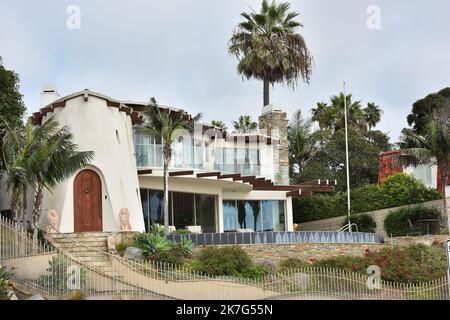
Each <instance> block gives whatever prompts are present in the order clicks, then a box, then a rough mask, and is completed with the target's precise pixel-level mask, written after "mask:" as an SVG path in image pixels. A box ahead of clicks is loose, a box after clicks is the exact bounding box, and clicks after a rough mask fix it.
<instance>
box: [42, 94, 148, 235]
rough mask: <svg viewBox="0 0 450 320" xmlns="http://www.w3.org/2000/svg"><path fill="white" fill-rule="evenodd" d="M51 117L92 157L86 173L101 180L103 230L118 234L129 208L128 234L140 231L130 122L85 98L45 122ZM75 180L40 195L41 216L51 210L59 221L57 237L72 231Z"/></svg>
mask: <svg viewBox="0 0 450 320" xmlns="http://www.w3.org/2000/svg"><path fill="white" fill-rule="evenodd" d="M52 115H55V116H56V119H57V120H58V121H59V123H60V125H61V126H63V125H67V126H68V127H69V129H70V131H71V132H72V134H73V137H74V138H73V141H74V142H75V143H76V144H77V145H78V146H79V150H81V151H94V152H95V156H94V160H93V161H92V162H91V166H88V167H87V168H89V169H93V170H94V171H96V172H97V173H98V174H99V176H100V178H101V180H102V209H103V217H102V218H103V231H118V230H120V223H119V210H120V209H121V208H128V209H129V212H130V222H131V225H132V228H133V231H143V230H144V220H143V215H142V207H141V203H140V198H139V181H138V177H137V168H136V162H135V156H134V144H133V133H132V124H131V119H130V118H129V117H127V115H126V114H125V113H124V112H120V111H119V110H118V109H117V108H111V107H108V106H107V105H106V101H105V100H103V99H100V98H97V97H94V96H89V99H88V101H85V100H84V99H83V97H77V98H73V99H70V100H68V101H67V102H66V106H65V107H64V108H57V109H55V111H54V112H52V113H50V114H48V115H47V116H46V118H44V121H45V119H47V118H48V117H49V116H52ZM74 177H75V175H74V176H72V177H71V178H70V179H68V180H66V181H65V182H63V183H61V184H60V185H59V186H58V187H57V188H56V189H55V190H54V191H53V192H52V193H50V192H45V194H44V199H43V203H42V213H43V216H45V214H46V213H47V212H48V211H49V210H51V209H55V210H56V211H57V212H58V214H59V216H60V219H59V228H60V231H61V232H73V230H74V217H73V212H74V206H73V180H74ZM41 223H42V221H41Z"/></svg>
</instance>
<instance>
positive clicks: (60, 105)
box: [52, 100, 66, 109]
mask: <svg viewBox="0 0 450 320" xmlns="http://www.w3.org/2000/svg"><path fill="white" fill-rule="evenodd" d="M52 106H53V109H56V108H64V107H65V106H66V100H63V101H59V102H54V103H53V104H52Z"/></svg>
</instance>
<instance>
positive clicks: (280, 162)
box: [259, 106, 289, 184]
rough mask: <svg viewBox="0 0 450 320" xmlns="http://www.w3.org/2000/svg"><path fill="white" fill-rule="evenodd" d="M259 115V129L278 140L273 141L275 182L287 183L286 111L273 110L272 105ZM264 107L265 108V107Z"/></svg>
mask: <svg viewBox="0 0 450 320" xmlns="http://www.w3.org/2000/svg"><path fill="white" fill-rule="evenodd" d="M266 107H268V109H267V110H268V111H267V112H264V111H263V114H262V115H261V116H260V117H259V129H261V130H265V131H266V134H267V135H268V136H271V137H273V138H274V139H276V140H278V141H277V142H276V144H275V143H274V165H275V183H276V184H289V150H288V141H287V133H288V129H287V128H288V120H287V119H286V112H283V111H281V110H274V109H273V107H272V106H266ZM266 107H265V108H266Z"/></svg>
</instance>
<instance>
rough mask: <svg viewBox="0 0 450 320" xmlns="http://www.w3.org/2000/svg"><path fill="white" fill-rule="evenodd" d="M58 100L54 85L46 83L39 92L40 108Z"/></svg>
mask: <svg viewBox="0 0 450 320" xmlns="http://www.w3.org/2000/svg"><path fill="white" fill-rule="evenodd" d="M59 98H60V96H59V93H58V90H57V89H56V86H55V85H54V84H50V83H47V84H45V85H44V88H43V89H42V92H41V108H43V107H45V106H48V105H49V104H50V103H53V102H55V101H56V100H58V99H59Z"/></svg>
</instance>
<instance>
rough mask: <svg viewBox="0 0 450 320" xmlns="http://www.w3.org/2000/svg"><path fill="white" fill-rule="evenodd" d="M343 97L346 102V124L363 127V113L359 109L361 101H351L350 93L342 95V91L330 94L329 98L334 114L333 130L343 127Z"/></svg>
mask: <svg viewBox="0 0 450 320" xmlns="http://www.w3.org/2000/svg"><path fill="white" fill-rule="evenodd" d="M344 99H345V100H346V103H347V123H348V126H353V127H357V128H365V127H366V125H365V120H364V113H363V111H362V109H361V101H359V100H357V101H352V95H351V94H347V95H345V97H344V93H343V92H341V93H340V94H339V95H337V96H336V95H335V96H332V97H331V98H330V103H331V107H332V109H333V112H334V114H335V118H334V130H335V131H337V130H339V129H343V128H344V127H345V114H344V110H345V106H344Z"/></svg>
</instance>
